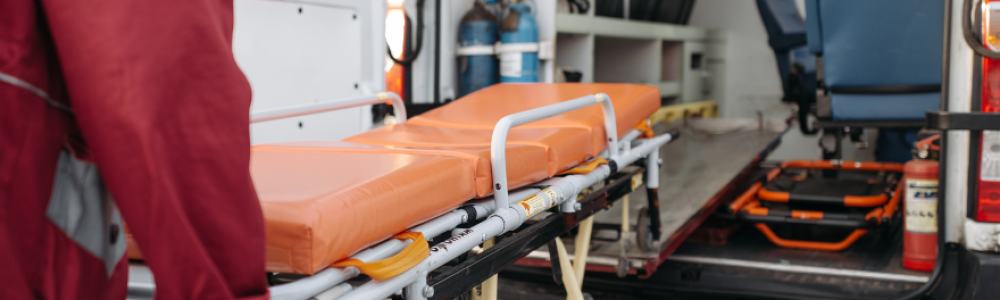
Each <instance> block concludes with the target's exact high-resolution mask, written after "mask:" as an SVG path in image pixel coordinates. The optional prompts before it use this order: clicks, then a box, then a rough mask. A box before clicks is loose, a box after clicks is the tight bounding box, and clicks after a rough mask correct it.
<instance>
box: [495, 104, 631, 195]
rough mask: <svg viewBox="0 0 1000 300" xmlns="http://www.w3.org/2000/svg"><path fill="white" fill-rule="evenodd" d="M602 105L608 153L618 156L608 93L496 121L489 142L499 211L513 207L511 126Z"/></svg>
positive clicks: (616, 135)
mask: <svg viewBox="0 0 1000 300" xmlns="http://www.w3.org/2000/svg"><path fill="white" fill-rule="evenodd" d="M594 104H602V106H601V108H602V110H603V111H604V131H605V133H607V136H608V147H607V149H608V151H609V152H608V153H609V154H610V158H612V159H614V158H617V157H618V129H617V123H616V122H615V108H614V106H613V105H612V103H611V99H610V98H608V95H607V94H604V93H597V94H594V95H590V96H585V97H580V98H576V99H573V100H569V101H563V102H559V103H556V104H552V105H549V106H543V107H539V108H536V109H532V110H527V111H523V112H519V113H516V114H512V115H508V116H506V117H503V118H502V119H500V121H499V122H497V125H496V127H494V128H493V139H492V140H491V142H490V162H491V164H492V168H493V188H494V191H493V198H494V199H495V201H496V207H497V211H498V212H499V211H500V210H502V209H503V208H507V207H509V206H510V200H509V199H508V198H509V197H508V193H509V191H508V188H509V187H508V186H507V134H508V133H510V129H511V128H513V127H516V126H520V125H524V124H527V123H530V122H534V121H538V120H541V119H545V118H548V117H552V116H556V115H560V114H564V113H567V112H570V111H574V110H577V109H581V108H584V107H588V106H591V105H594Z"/></svg>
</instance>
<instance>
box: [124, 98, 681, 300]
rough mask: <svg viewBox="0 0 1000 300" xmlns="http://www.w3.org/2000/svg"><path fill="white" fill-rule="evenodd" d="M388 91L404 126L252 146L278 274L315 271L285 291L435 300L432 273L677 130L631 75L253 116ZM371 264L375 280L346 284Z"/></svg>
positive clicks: (556, 207)
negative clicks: (620, 80) (655, 118)
mask: <svg viewBox="0 0 1000 300" xmlns="http://www.w3.org/2000/svg"><path fill="white" fill-rule="evenodd" d="M388 101H391V102H392V105H393V108H394V110H395V115H396V119H397V123H396V124H390V125H386V126H383V127H379V128H376V129H373V130H370V131H367V132H363V133H361V134H358V135H355V136H351V137H348V138H346V139H343V140H341V141H308V142H287V143H274V144H264V145H256V146H253V147H252V149H251V163H250V165H251V167H250V172H251V176H252V177H253V180H254V184H255V187H256V189H257V192H258V197H259V198H260V202H261V207H262V209H263V212H264V217H265V221H266V235H267V265H266V266H267V271H268V272H271V273H275V274H295V275H305V277H302V276H291V277H282V278H296V280H294V281H291V282H288V283H285V284H281V285H276V286H273V287H272V289H271V294H272V298H273V299H307V298H311V297H314V296H316V297H319V296H322V297H332V298H337V297H333V296H337V295H340V294H343V295H341V296H340V297H339V299H384V298H386V297H389V296H391V295H392V294H394V293H397V292H399V291H403V293H404V294H405V295H406V299H426V298H428V297H432V296H433V294H434V293H433V289H432V288H430V287H429V286H428V285H427V277H428V274H429V272H431V271H433V270H436V269H438V268H440V267H441V266H443V265H445V264H446V263H449V262H451V261H453V260H454V259H456V258H459V257H461V256H463V255H466V254H467V253H468V252H469V250H471V249H473V248H474V247H477V246H479V245H480V244H483V243H484V242H486V241H487V240H489V239H491V238H493V237H495V236H498V235H501V234H503V233H506V232H510V231H512V230H515V229H518V228H519V227H521V225H523V224H524V223H525V222H526V220H528V219H530V218H532V217H533V216H535V215H539V214H540V213H542V212H545V211H552V212H556V213H559V214H577V215H580V209H582V208H583V206H584V204H586V203H585V202H584V201H578V200H586V197H581V198H582V199H578V196H579V195H580V193H581V192H583V191H584V190H588V189H591V188H592V187H593V186H595V185H598V184H604V183H607V181H608V180H609V178H612V177H613V176H615V175H616V174H617V173H619V171H620V170H621V168H625V167H627V166H629V165H633V164H636V163H637V162H640V161H642V162H648V161H649V160H645V159H646V158H648V157H649V156H651V154H653V156H655V154H654V153H658V151H657V149H659V147H660V146H662V145H664V144H666V143H668V142H670V141H671V140H673V139H674V138H676V137H677V134H678V133H677V132H676V131H673V132H671V133H667V134H663V135H660V136H652V135H651V132H650V131H649V130H648V127H649V124H648V120H647V118H648V117H649V116H650V115H652V114H653V113H654V112H655V111H656V110H657V108H658V107H659V103H660V98H659V91H658V90H657V89H656V88H655V87H652V86H647V85H630V84H500V85H495V86H492V87H489V88H486V89H483V90H481V91H478V92H476V93H473V94H470V95H468V96H466V97H464V98H462V99H459V100H457V101H455V102H453V103H451V104H449V105H445V106H443V107H441V108H438V109H435V110H432V111H429V112H427V113H424V114H423V115H420V116H418V117H415V118H407V117H406V112H405V108H404V107H403V105H402V101H400V100H399V99H398V96H395V95H392V94H389V93H382V94H378V95H376V96H371V97H360V98H354V99H347V100H341V101H334V102H325V103H315V104H309V105H303V106H297V107H290V108H283V109H275V110H269V111H263V112H255V113H252V114H251V122H263V121H268V120H274V119H279V118H286V117H293V116H300V115H305V114H310V113H317V112H324V111H330V110H334V109H341V108H347V107H356V106H362V105H368V104H375V103H385V102H388ZM619 137H621V139H619ZM654 158H655V157H654ZM653 161H656V160H655V159H654V160H653ZM649 169H652V170H657V169H658V168H649ZM650 173H654V172H650ZM651 176H655V175H651ZM633 188H634V187H633ZM594 212H596V211H594V210H591V211H589V212H588V213H587V214H592V213H594ZM587 214H584V215H580V217H587V216H589V215H587ZM549 240H551V239H549ZM429 241H430V242H435V243H436V244H431V245H429ZM130 246H133V247H132V249H130V251H129V256H130V258H131V259H141V252H140V251H139V249H135V247H134V246H135V244H134V243H130ZM360 274H364V275H367V276H368V277H370V278H371V279H372V280H370V281H368V282H365V283H363V284H361V285H359V286H357V287H356V288H355V287H354V286H353V285H349V284H347V283H345V281H347V280H348V279H351V278H354V277H356V276H358V275H360ZM494 274H495V273H494ZM147 292H148V291H147ZM344 293H346V294H344ZM440 296H441V295H440V294H439V295H438V297H440Z"/></svg>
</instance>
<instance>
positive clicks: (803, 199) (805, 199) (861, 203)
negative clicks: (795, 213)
mask: <svg viewBox="0 0 1000 300" xmlns="http://www.w3.org/2000/svg"><path fill="white" fill-rule="evenodd" d="M757 197H759V198H760V200H764V201H768V202H780V203H794V202H798V203H814V204H820V203H822V204H836V205H843V206H846V207H875V206H880V205H883V204H885V202H886V201H888V200H889V196H887V195H886V194H878V195H871V196H843V197H836V196H822V195H799V194H792V193H789V192H776V191H772V190H769V189H767V187H763V188H761V189H760V191H758V192H757Z"/></svg>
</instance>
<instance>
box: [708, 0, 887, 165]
mask: <svg viewBox="0 0 1000 300" xmlns="http://www.w3.org/2000/svg"><path fill="white" fill-rule="evenodd" d="M797 2H798V4H799V7H800V8H801V7H803V6H802V1H797ZM802 13H803V11H802V10H801V9H800V14H802ZM689 25H691V26H696V27H703V28H710V29H719V30H720V31H722V32H723V34H724V35H725V44H724V47H722V48H723V49H724V50H722V51H724V53H723V54H721V55H719V57H714V58H712V59H722V60H724V61H722V62H715V65H718V66H720V67H721V68H722V70H718V71H716V72H719V71H721V72H724V73H725V76H721V77H722V78H723V80H720V82H716V83H715V84H717V85H722V86H723V87H722V93H721V94H722V95H721V97H719V98H717V99H716V101H717V102H718V104H719V116H720V117H721V118H726V119H756V118H757V111H761V112H763V114H764V117H765V118H768V119H771V120H783V119H784V118H787V117H788V116H789V115H790V114H791V110H792V107H793V106H791V105H786V104H783V103H782V102H781V95H782V92H781V82H780V79H779V78H778V68H777V63H776V62H775V58H774V52H772V51H771V48H770V47H769V46H768V45H767V32H766V31H765V30H764V24H763V22H761V20H760V15H758V13H757V4H756V2H755V1H732V0H698V1H695V5H694V10H693V11H692V12H691V19H690V22H689ZM708 63H709V65H710V66H711V65H712V64H713V62H712V61H709V62H708ZM796 126H797V125H796ZM876 134H877V132H876V131H874V130H868V131H867V135H868V138H867V141H868V143H869V145H870V147H869V148H867V149H856V148H855V147H854V146H853V144H851V143H849V141H848V140H846V139H845V141H844V142H843V148H842V149H843V151H844V154H843V159H847V160H874V159H875V156H874V146H875V140H876V138H877V135H876ZM819 137H820V136H819V135H818V134H817V135H813V136H805V135H803V134H802V133H801V131H799V130H798V128H792V130H790V131H789V132H788V134H786V135H785V137H784V139H783V140H782V144H781V146H780V147H778V149H777V150H776V151H775V152H774V153H773V154H771V156H770V159H778V160H785V159H818V158H820V150H819V146H818V140H819Z"/></svg>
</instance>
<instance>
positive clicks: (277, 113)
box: [250, 92, 406, 124]
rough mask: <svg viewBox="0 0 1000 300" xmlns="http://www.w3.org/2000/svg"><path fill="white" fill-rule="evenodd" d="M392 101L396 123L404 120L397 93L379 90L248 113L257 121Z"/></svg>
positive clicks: (401, 102) (403, 112) (252, 121)
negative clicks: (357, 95)
mask: <svg viewBox="0 0 1000 300" xmlns="http://www.w3.org/2000/svg"><path fill="white" fill-rule="evenodd" d="M387 101H392V110H393V113H395V115H396V123H398V124H402V123H404V122H406V107H405V106H404V105H403V100H402V99H401V98H399V95H397V94H396V93H393V92H381V93H378V94H375V95H369V96H361V97H354V98H348V99H340V100H333V101H324V102H319V103H309V104H302V105H296V106H289V107H281V108H274V109H266V110H261V111H255V112H251V113H250V123H251V124H252V123H258V122H264V121H271V120H277V119H283V118H290V117H297V116H304V115H310V114H315V113H321V112H328V111H333V110H338V109H345V108H352V107H358V106H365V105H371V104H381V103H385V102H387Z"/></svg>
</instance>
